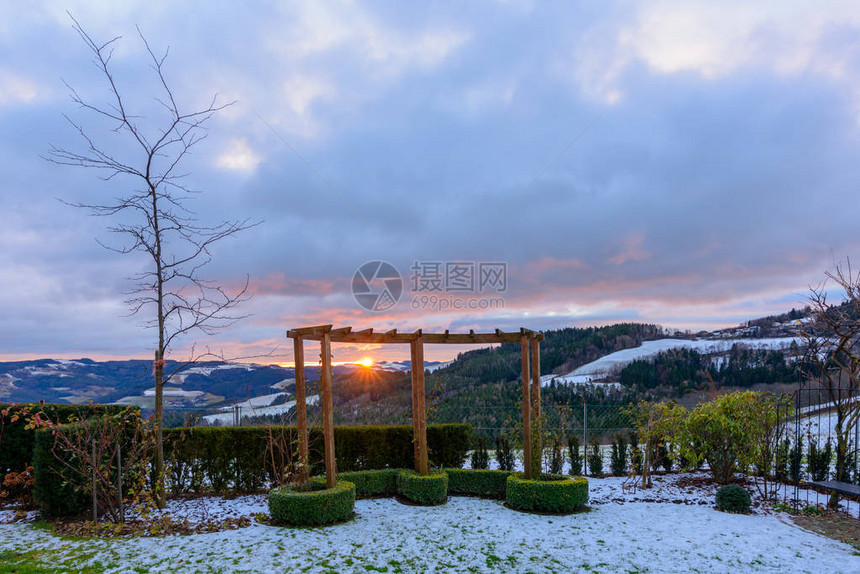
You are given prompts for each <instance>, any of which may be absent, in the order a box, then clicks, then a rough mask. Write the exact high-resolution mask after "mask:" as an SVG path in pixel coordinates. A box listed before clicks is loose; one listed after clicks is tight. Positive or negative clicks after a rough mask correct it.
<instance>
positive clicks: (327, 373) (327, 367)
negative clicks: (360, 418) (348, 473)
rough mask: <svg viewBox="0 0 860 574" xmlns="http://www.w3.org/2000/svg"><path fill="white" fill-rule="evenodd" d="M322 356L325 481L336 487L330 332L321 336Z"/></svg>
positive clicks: (329, 485) (331, 486)
mask: <svg viewBox="0 0 860 574" xmlns="http://www.w3.org/2000/svg"><path fill="white" fill-rule="evenodd" d="M320 350H321V353H320V354H321V356H322V372H321V373H320V379H321V386H322V408H323V436H324V442H325V483H326V488H334V485H335V484H336V483H337V465H336V464H335V458H334V399H333V397H332V391H331V336H330V335H329V334H328V332H326V333H323V336H322V337H321V338H320Z"/></svg>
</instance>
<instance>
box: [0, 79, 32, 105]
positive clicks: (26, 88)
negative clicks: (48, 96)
mask: <svg viewBox="0 0 860 574" xmlns="http://www.w3.org/2000/svg"><path fill="white" fill-rule="evenodd" d="M40 92H41V90H40V89H39V88H38V87H37V85H36V83H35V82H33V81H31V80H29V79H28V78H26V77H24V76H21V75H18V74H15V73H13V72H10V71H8V70H0V107H6V106H13V105H15V104H29V103H31V102H33V101H34V100H35V99H36V98H37V97H38V96H39V94H40Z"/></svg>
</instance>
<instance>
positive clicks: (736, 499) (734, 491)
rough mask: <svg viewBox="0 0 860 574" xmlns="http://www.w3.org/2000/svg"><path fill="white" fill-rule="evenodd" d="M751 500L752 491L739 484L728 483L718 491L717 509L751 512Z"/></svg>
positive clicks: (740, 512) (739, 512)
mask: <svg viewBox="0 0 860 574" xmlns="http://www.w3.org/2000/svg"><path fill="white" fill-rule="evenodd" d="M750 502H751V500H750V493H749V492H747V489H745V488H743V487H742V486H738V485H737V484H727V485H726V486H723V487H722V488H720V489H719V490H718V491H717V510H722V511H723V512H732V513H736V514H749V512H750Z"/></svg>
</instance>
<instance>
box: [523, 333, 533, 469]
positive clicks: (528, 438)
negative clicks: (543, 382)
mask: <svg viewBox="0 0 860 574" xmlns="http://www.w3.org/2000/svg"><path fill="white" fill-rule="evenodd" d="M520 355H521V357H522V362H523V472H524V473H525V476H526V479H531V478H532V412H531V389H530V387H531V385H530V384H529V381H530V379H531V372H530V371H531V369H530V368H529V338H528V337H527V336H523V337H522V339H521V340H520Z"/></svg>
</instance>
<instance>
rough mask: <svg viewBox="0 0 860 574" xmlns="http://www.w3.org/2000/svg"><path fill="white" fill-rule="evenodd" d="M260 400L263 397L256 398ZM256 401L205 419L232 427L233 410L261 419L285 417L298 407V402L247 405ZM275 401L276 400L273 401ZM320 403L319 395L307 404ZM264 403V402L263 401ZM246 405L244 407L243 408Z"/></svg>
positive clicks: (223, 408)
mask: <svg viewBox="0 0 860 574" xmlns="http://www.w3.org/2000/svg"><path fill="white" fill-rule="evenodd" d="M282 394H284V393H275V394H274V395H263V396H264V397H274V396H278V395H282ZM255 398H256V399H259V398H261V397H255ZM253 400H254V399H249V400H248V401H244V402H243V403H239V404H238V405H233V406H229V407H222V410H224V411H227V412H223V413H218V414H214V415H206V416H204V417H203V419H204V420H206V421H207V422H208V423H209V424H214V423H215V422H216V421H218V422H219V423H220V424H221V425H222V426H230V425H232V424H233V408H234V407H236V406H239V416H240V417H260V416H268V415H285V414H287V413H289V412H290V410H292V408H293V407H295V406H296V401H294V400H293V401H288V402H286V403H283V404H280V405H274V406H260V407H256V406H253V405H248V404H245V403H250V402H252V401H253ZM272 400H274V399H272ZM272 400H269V401H268V402H267V403H265V404H266V405H268V404H270V403H271V402H272ZM318 401H319V395H310V396H308V397H307V404H309V405H315V404H317V402H318ZM261 402H262V401H261ZM243 405H244V406H243Z"/></svg>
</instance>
